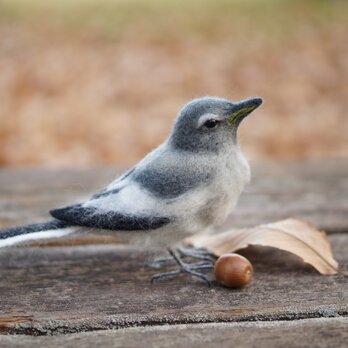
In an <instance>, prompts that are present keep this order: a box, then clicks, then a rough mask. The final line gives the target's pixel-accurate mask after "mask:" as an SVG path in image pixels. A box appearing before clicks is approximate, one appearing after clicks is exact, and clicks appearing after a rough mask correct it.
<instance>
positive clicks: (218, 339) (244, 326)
mask: <svg viewBox="0 0 348 348" xmlns="http://www.w3.org/2000/svg"><path fill="white" fill-rule="evenodd" d="M347 327H348V319H347V318H329V319H327V318H320V319H305V320H295V321H277V322H243V323H208V324H190V325H187V324H181V325H162V326H149V327H138V328H128V329H121V330H107V331H94V332H84V333H78V334H68V335H57V336H43V337H32V336H0V345H2V346H3V347H18V348H21V347H45V348H52V347H61V348H64V347H65V348H67V347H72V348H82V347H83V348H94V347H96V346H100V347H103V348H108V347H113V348H132V347H153V348H170V347H175V348H176V347H190V348H196V347H197V348H202V347H219V348H230V347H239V348H242V347H247V348H260V347H267V348H273V347H274V348H279V347H287V348H288V347H289V348H295V347H301V348H304V347H316V348H328V347H334V348H346V347H347V340H348V330H347Z"/></svg>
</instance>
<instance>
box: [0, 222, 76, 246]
mask: <svg viewBox="0 0 348 348" xmlns="http://www.w3.org/2000/svg"><path fill="white" fill-rule="evenodd" d="M75 231H76V228H74V227H73V226H71V225H69V224H68V223H66V222H63V221H59V220H52V221H48V222H43V223H37V224H31V225H25V226H19V227H12V228H8V229H3V230H0V248H4V247H7V246H11V245H15V244H19V243H23V242H28V241H34V240H39V239H49V238H59V237H63V236H66V235H68V234H71V233H73V232H75Z"/></svg>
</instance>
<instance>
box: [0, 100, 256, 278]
mask: <svg viewBox="0 0 348 348" xmlns="http://www.w3.org/2000/svg"><path fill="white" fill-rule="evenodd" d="M261 104H262V99H261V98H259V97H253V98H248V99H245V100H242V101H238V102H235V101H232V100H228V99H224V98H218V97H201V98H197V99H193V100H191V101H190V102H188V103H187V104H186V105H184V106H183V108H182V109H181V110H180V111H179V113H178V115H177V117H176V120H175V122H174V126H173V128H172V130H171V132H170V134H169V136H168V137H167V139H165V141H164V142H163V143H162V144H161V145H159V146H158V147H157V148H156V149H154V150H153V151H152V152H150V153H149V154H147V155H146V156H145V157H144V158H143V159H142V160H140V161H139V162H138V163H137V164H136V165H134V166H133V167H132V168H131V169H129V170H128V171H126V172H125V173H123V174H122V175H121V176H119V177H118V178H116V179H115V180H114V181H112V182H111V183H110V184H109V185H107V186H106V187H105V188H104V189H102V190H100V191H98V192H97V193H95V194H94V195H92V196H91V197H90V199H88V200H87V201H85V202H82V203H79V204H73V205H69V206H65V207H62V208H57V209H53V210H50V215H51V217H52V219H51V220H50V221H48V222H43V223H36V224H30V225H26V226H19V227H12V228H7V229H3V230H0V248H1V247H7V246H12V245H15V244H19V243H23V242H27V241H34V240H39V239H48V238H59V237H64V236H67V235H71V234H73V233H84V232H86V233H87V232H91V231H92V232H96V233H98V231H99V232H100V231H101V230H104V231H108V232H109V233H112V234H114V235H115V236H117V237H118V238H120V239H121V240H126V241H128V242H130V243H133V244H136V245H140V246H141V247H143V248H149V247H157V248H167V249H168V251H169V253H170V254H171V256H172V257H173V258H174V260H175V261H176V262H177V263H178V265H179V267H180V269H179V270H178V271H173V272H166V273H160V274H157V275H154V277H153V278H152V281H154V280H158V279H161V278H162V277H166V276H172V275H175V274H179V273H181V272H185V273H190V274H192V275H193V276H198V277H200V278H202V279H203V280H206V281H208V280H207V277H206V276H205V275H204V274H203V273H200V272H198V270H201V269H204V268H205V267H208V266H209V265H207V263H205V262H203V263H201V264H198V265H196V266H190V265H189V264H187V263H185V262H183V260H182V258H183V257H184V256H192V257H197V259H202V260H209V256H207V255H206V254H205V253H204V251H198V252H196V253H194V252H191V253H190V252H187V253H188V254H185V251H184V249H179V248H178V249H175V247H176V246H177V245H178V243H180V241H181V240H182V239H183V238H185V237H187V236H190V235H193V234H195V233H198V232H202V233H214V231H215V230H216V227H217V226H219V225H220V224H222V223H223V222H224V221H225V219H226V217H227V216H228V215H229V214H230V213H231V212H232V211H233V209H234V207H235V206H236V203H237V201H238V198H239V196H240V194H241V193H242V191H243V188H244V186H245V185H246V184H247V183H248V182H249V180H250V166H249V164H248V161H247V159H246V157H245V156H244V155H243V153H242V150H241V147H240V146H239V142H238V137H237V130H238V128H239V125H240V124H241V122H242V120H243V119H244V118H245V117H246V116H248V115H249V114H250V113H251V112H252V111H254V110H255V109H256V108H258V107H259V106H260V105H261ZM200 266H201V267H200Z"/></svg>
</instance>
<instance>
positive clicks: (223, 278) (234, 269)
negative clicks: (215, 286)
mask: <svg viewBox="0 0 348 348" xmlns="http://www.w3.org/2000/svg"><path fill="white" fill-rule="evenodd" d="M253 272H254V270H253V266H252V264H251V263H250V261H249V260H248V259H246V258H245V257H243V256H241V255H238V254H232V253H231V254H223V255H221V256H220V257H219V258H218V259H217V261H216V262H215V267H214V273H215V279H216V281H217V282H218V283H220V284H221V285H224V286H227V287H229V288H242V287H243V286H245V285H247V284H249V283H250V282H251V279H252V276H253Z"/></svg>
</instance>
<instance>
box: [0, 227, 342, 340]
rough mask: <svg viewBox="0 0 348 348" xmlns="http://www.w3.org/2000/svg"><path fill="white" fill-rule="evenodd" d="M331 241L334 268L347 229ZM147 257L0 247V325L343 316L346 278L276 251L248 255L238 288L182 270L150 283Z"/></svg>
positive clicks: (29, 329) (36, 329)
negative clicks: (247, 273)
mask: <svg viewBox="0 0 348 348" xmlns="http://www.w3.org/2000/svg"><path fill="white" fill-rule="evenodd" d="M331 240H332V242H333V246H334V251H335V255H336V258H337V260H338V261H339V262H340V264H341V267H342V268H343V269H348V257H347V246H348V235H345V234H342V235H339V234H337V235H334V236H332V237H331ZM159 256H160V255H159ZM153 257H154V255H153V254H148V255H145V254H144V253H142V252H141V251H139V250H137V249H132V248H130V247H129V246H124V245H99V246H87V247H86V246H85V247H71V248H68V247H66V248H41V249H35V248H17V249H15V250H13V249H12V250H10V249H8V250H6V251H2V252H1V253H0V264H1V270H0V294H1V299H0V308H1V317H2V323H1V322H0V330H2V331H3V332H17V333H28V334H38V335H40V334H48V333H49V334H51V333H70V332H76V331H90V330H96V329H108V328H120V327H127V326H135V325H155V324H166V323H168V324H175V323H206V322H222V321H254V320H268V321H269V320H292V319H301V318H316V317H332V316H347V315H348V278H346V277H344V276H342V275H337V276H331V277H324V276H321V275H319V274H318V273H317V272H316V271H315V270H313V269H312V268H311V267H309V266H306V265H304V264H302V263H301V262H299V261H298V260H297V258H295V257H293V256H291V255H288V254H285V253H282V252H278V251H273V250H271V249H270V250H267V252H265V251H264V249H261V250H258V252H256V251H254V252H253V253H252V254H251V255H249V259H250V260H251V262H252V263H253V264H254V267H255V272H256V275H255V278H254V282H253V283H252V284H251V285H250V286H248V287H246V288H244V289H242V290H231V289H226V288H222V287H220V286H218V285H214V286H213V287H212V288H210V289H209V288H208V287H207V285H206V284H205V283H203V282H201V281H200V280H196V279H192V278H190V277H187V276H182V277H180V278H175V279H172V280H166V281H161V282H158V283H156V284H151V283H150V282H149V280H150V278H151V275H152V274H153V273H154V272H156V271H157V270H154V269H153V268H151V267H149V266H148V265H147V262H149V261H151V260H152V259H153ZM6 318H9V319H10V321H11V320H13V318H17V319H18V320H17V321H15V322H13V323H12V322H6Z"/></svg>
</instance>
